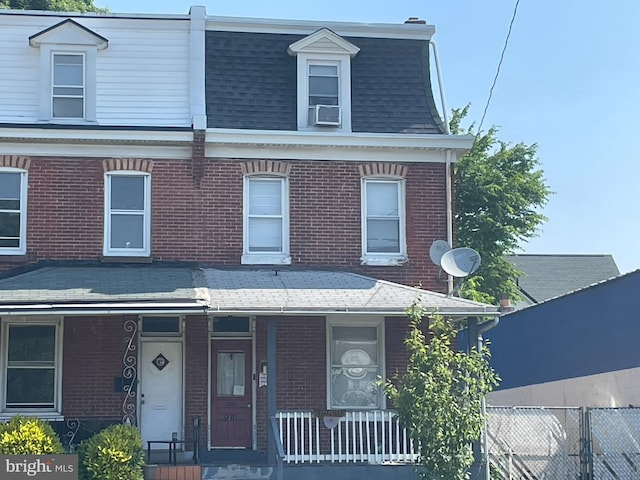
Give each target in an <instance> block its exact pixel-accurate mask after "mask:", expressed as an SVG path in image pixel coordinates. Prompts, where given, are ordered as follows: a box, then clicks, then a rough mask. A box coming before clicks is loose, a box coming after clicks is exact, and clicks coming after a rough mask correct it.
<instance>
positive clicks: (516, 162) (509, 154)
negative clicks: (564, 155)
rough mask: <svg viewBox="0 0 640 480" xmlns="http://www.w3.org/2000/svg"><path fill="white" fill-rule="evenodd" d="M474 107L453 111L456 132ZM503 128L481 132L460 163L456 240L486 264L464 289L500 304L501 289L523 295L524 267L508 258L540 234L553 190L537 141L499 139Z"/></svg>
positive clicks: (513, 295)
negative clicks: (520, 291) (521, 272)
mask: <svg viewBox="0 0 640 480" xmlns="http://www.w3.org/2000/svg"><path fill="white" fill-rule="evenodd" d="M468 109H469V107H468V106H467V107H465V108H464V109H457V110H454V111H453V115H452V120H451V132H452V133H454V134H460V133H467V134H472V133H473V132H472V130H473V126H471V127H469V129H468V130H467V131H463V130H462V128H461V127H460V122H461V121H462V119H464V117H465V115H466V114H467V112H468ZM497 133H498V129H497V128H496V127H492V128H490V129H489V131H488V132H486V133H482V132H479V133H478V134H477V136H476V141H475V143H474V145H473V147H472V148H471V150H470V151H469V152H468V153H467V154H465V155H464V156H463V157H461V158H460V159H459V160H458V161H457V162H456V166H455V196H456V198H455V225H456V243H457V245H460V246H465V247H471V248H473V249H475V250H477V251H478V252H479V253H480V255H481V257H482V265H481V266H480V268H479V269H478V271H477V272H476V275H475V276H473V277H471V278H469V279H468V280H467V281H466V282H465V284H464V286H463V287H462V289H461V295H462V296H464V297H466V298H471V299H473V300H477V301H484V302H487V303H491V304H495V303H496V301H497V300H498V299H499V298H500V296H501V294H508V295H509V296H510V297H511V298H517V297H518V289H517V286H516V283H515V280H516V278H517V277H518V275H519V272H518V271H517V269H516V268H515V267H514V265H513V264H512V263H510V262H508V261H507V260H505V258H504V256H505V255H510V254H513V253H515V252H516V251H517V249H518V247H519V246H520V245H521V243H522V242H523V241H526V240H527V239H529V238H532V237H534V236H536V234H537V231H538V227H539V226H540V225H541V224H542V223H543V222H544V221H546V217H545V216H544V215H543V214H542V213H540V211H539V209H540V208H541V207H543V206H544V205H545V204H546V203H547V200H548V198H549V195H550V194H551V191H550V190H549V187H548V186H547V184H546V181H545V178H544V172H543V171H542V170H541V169H540V168H539V166H540V162H539V160H538V158H537V157H536V151H537V146H536V145H535V144H534V145H525V144H523V143H518V144H516V145H510V144H508V143H505V142H502V141H500V140H498V139H497V137H496V135H497Z"/></svg>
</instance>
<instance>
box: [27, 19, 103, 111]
mask: <svg viewBox="0 0 640 480" xmlns="http://www.w3.org/2000/svg"><path fill="white" fill-rule="evenodd" d="M29 45H31V46H32V47H35V48H39V49H40V73H41V75H40V120H41V121H42V122H52V123H72V124H78V123H96V121H97V119H96V64H97V57H98V51H99V50H103V49H105V48H107V46H108V45H109V42H108V41H107V39H106V38H104V37H102V36H101V35H98V34H97V33H95V32H93V31H91V30H89V29H88V28H86V27H84V26H83V25H80V24H79V23H77V22H76V21H74V20H71V19H67V20H64V21H62V22H60V23H58V24H56V25H53V26H52V27H49V28H47V29H45V30H42V31H41V32H38V33H36V34H35V35H32V36H31V37H29Z"/></svg>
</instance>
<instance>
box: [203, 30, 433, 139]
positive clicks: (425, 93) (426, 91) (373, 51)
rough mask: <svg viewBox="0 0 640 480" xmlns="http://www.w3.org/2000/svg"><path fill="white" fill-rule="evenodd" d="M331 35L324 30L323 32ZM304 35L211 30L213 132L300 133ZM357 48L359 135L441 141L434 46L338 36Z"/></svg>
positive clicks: (354, 97) (354, 82)
mask: <svg viewBox="0 0 640 480" xmlns="http://www.w3.org/2000/svg"><path fill="white" fill-rule="evenodd" d="M320 32H324V33H323V34H326V32H327V30H321V31H320ZM309 38H311V37H310V36H307V35H299V34H286V33H262V32H243V31H228V30H207V31H206V33H205V76H206V80H205V84H206V104H207V120H208V125H207V126H208V128H228V129H255V130H288V131H295V130H296V129H297V117H296V115H297V110H296V105H297V70H296V57H295V56H291V55H289V54H288V49H289V47H290V46H291V45H296V44H298V45H302V44H301V43H298V42H302V41H304V40H305V39H307V40H308V39H309ZM339 38H341V39H342V40H344V41H345V42H348V43H349V44H351V45H353V46H355V47H357V48H359V49H360V50H359V52H358V54H357V55H356V56H355V57H353V58H352V60H351V129H352V131H353V132H355V133H405V134H406V133H408V134H443V133H444V132H445V129H444V126H443V123H442V120H441V119H440V116H439V114H438V111H437V109H436V106H435V102H434V99H433V93H432V85H431V79H430V73H429V42H428V41H427V40H423V39H414V38H375V37H339Z"/></svg>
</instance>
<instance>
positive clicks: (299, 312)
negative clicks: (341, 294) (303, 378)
mask: <svg viewBox="0 0 640 480" xmlns="http://www.w3.org/2000/svg"><path fill="white" fill-rule="evenodd" d="M426 312H427V314H429V315H433V314H439V315H443V316H454V317H470V316H482V317H493V316H499V315H501V313H500V312H499V311H497V310H495V309H494V310H489V309H484V310H477V311H470V310H439V309H437V308H431V309H427V310H426ZM207 313H208V314H212V315H220V314H224V315H265V316H266V315H279V316H304V315H340V314H349V315H385V316H406V314H407V312H406V310H405V309H402V310H376V309H357V310H356V309H349V308H335V309H317V310H314V309H292V310H288V309H286V308H284V307H280V308H277V307H276V308H270V309H264V308H257V309H242V308H238V309H234V308H223V307H218V308H209V309H207Z"/></svg>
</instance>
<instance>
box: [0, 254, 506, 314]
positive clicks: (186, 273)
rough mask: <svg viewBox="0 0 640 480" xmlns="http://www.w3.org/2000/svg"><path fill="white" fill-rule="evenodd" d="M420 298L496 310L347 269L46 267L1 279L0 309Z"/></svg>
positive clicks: (379, 304)
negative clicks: (354, 272) (347, 270)
mask: <svg viewBox="0 0 640 480" xmlns="http://www.w3.org/2000/svg"><path fill="white" fill-rule="evenodd" d="M417 298H419V299H420V301H421V303H422V304H423V306H425V308H428V309H429V310H431V311H440V312H442V313H446V314H450V315H454V316H461V317H463V316H467V315H469V314H477V315H480V314H488V315H494V314H496V313H497V308H496V307H493V306H491V305H484V304H481V303H477V302H472V301H470V300H464V299H460V298H456V297H448V296H447V295H443V294H441V293H435V292H430V291H426V290H420V289H417V288H414V287H408V286H405V285H400V284H396V283H392V282H387V281H383V280H377V279H374V278H370V277H365V276H363V275H358V274H353V273H349V272H341V271H323V270H278V272H277V274H276V271H275V270H274V269H271V268H245V267H237V268H226V269H216V268H197V267H192V268H191V267H160V266H153V265H148V266H121V267H106V266H46V267H43V268H37V269H35V270H33V271H30V272H26V273H21V274H17V275H13V276H7V277H5V278H2V279H0V311H9V312H26V311H29V312H32V313H33V312H36V313H38V312H52V311H58V312H66V313H74V312H75V311H84V310H92V311H96V310H100V311H102V310H106V311H109V312H113V313H115V312H116V311H122V310H123V309H129V310H135V311H144V310H145V309H151V310H155V309H157V308H158V307H159V305H162V307H163V308H166V309H174V310H175V309H182V310H184V311H194V310H197V311H201V312H202V311H204V310H205V309H207V308H208V309H210V310H211V311H214V312H224V313H227V314H229V313H234V312H263V313H265V314H267V313H270V312H273V313H277V314H287V313H288V314H296V313H298V314H299V313H300V312H306V313H314V312H315V313H318V314H326V313H332V312H335V313H379V314H380V313H383V314H393V315H402V314H404V311H405V309H406V308H407V307H408V306H410V305H411V304H412V303H413V302H414V301H415V300H416V299H417Z"/></svg>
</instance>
